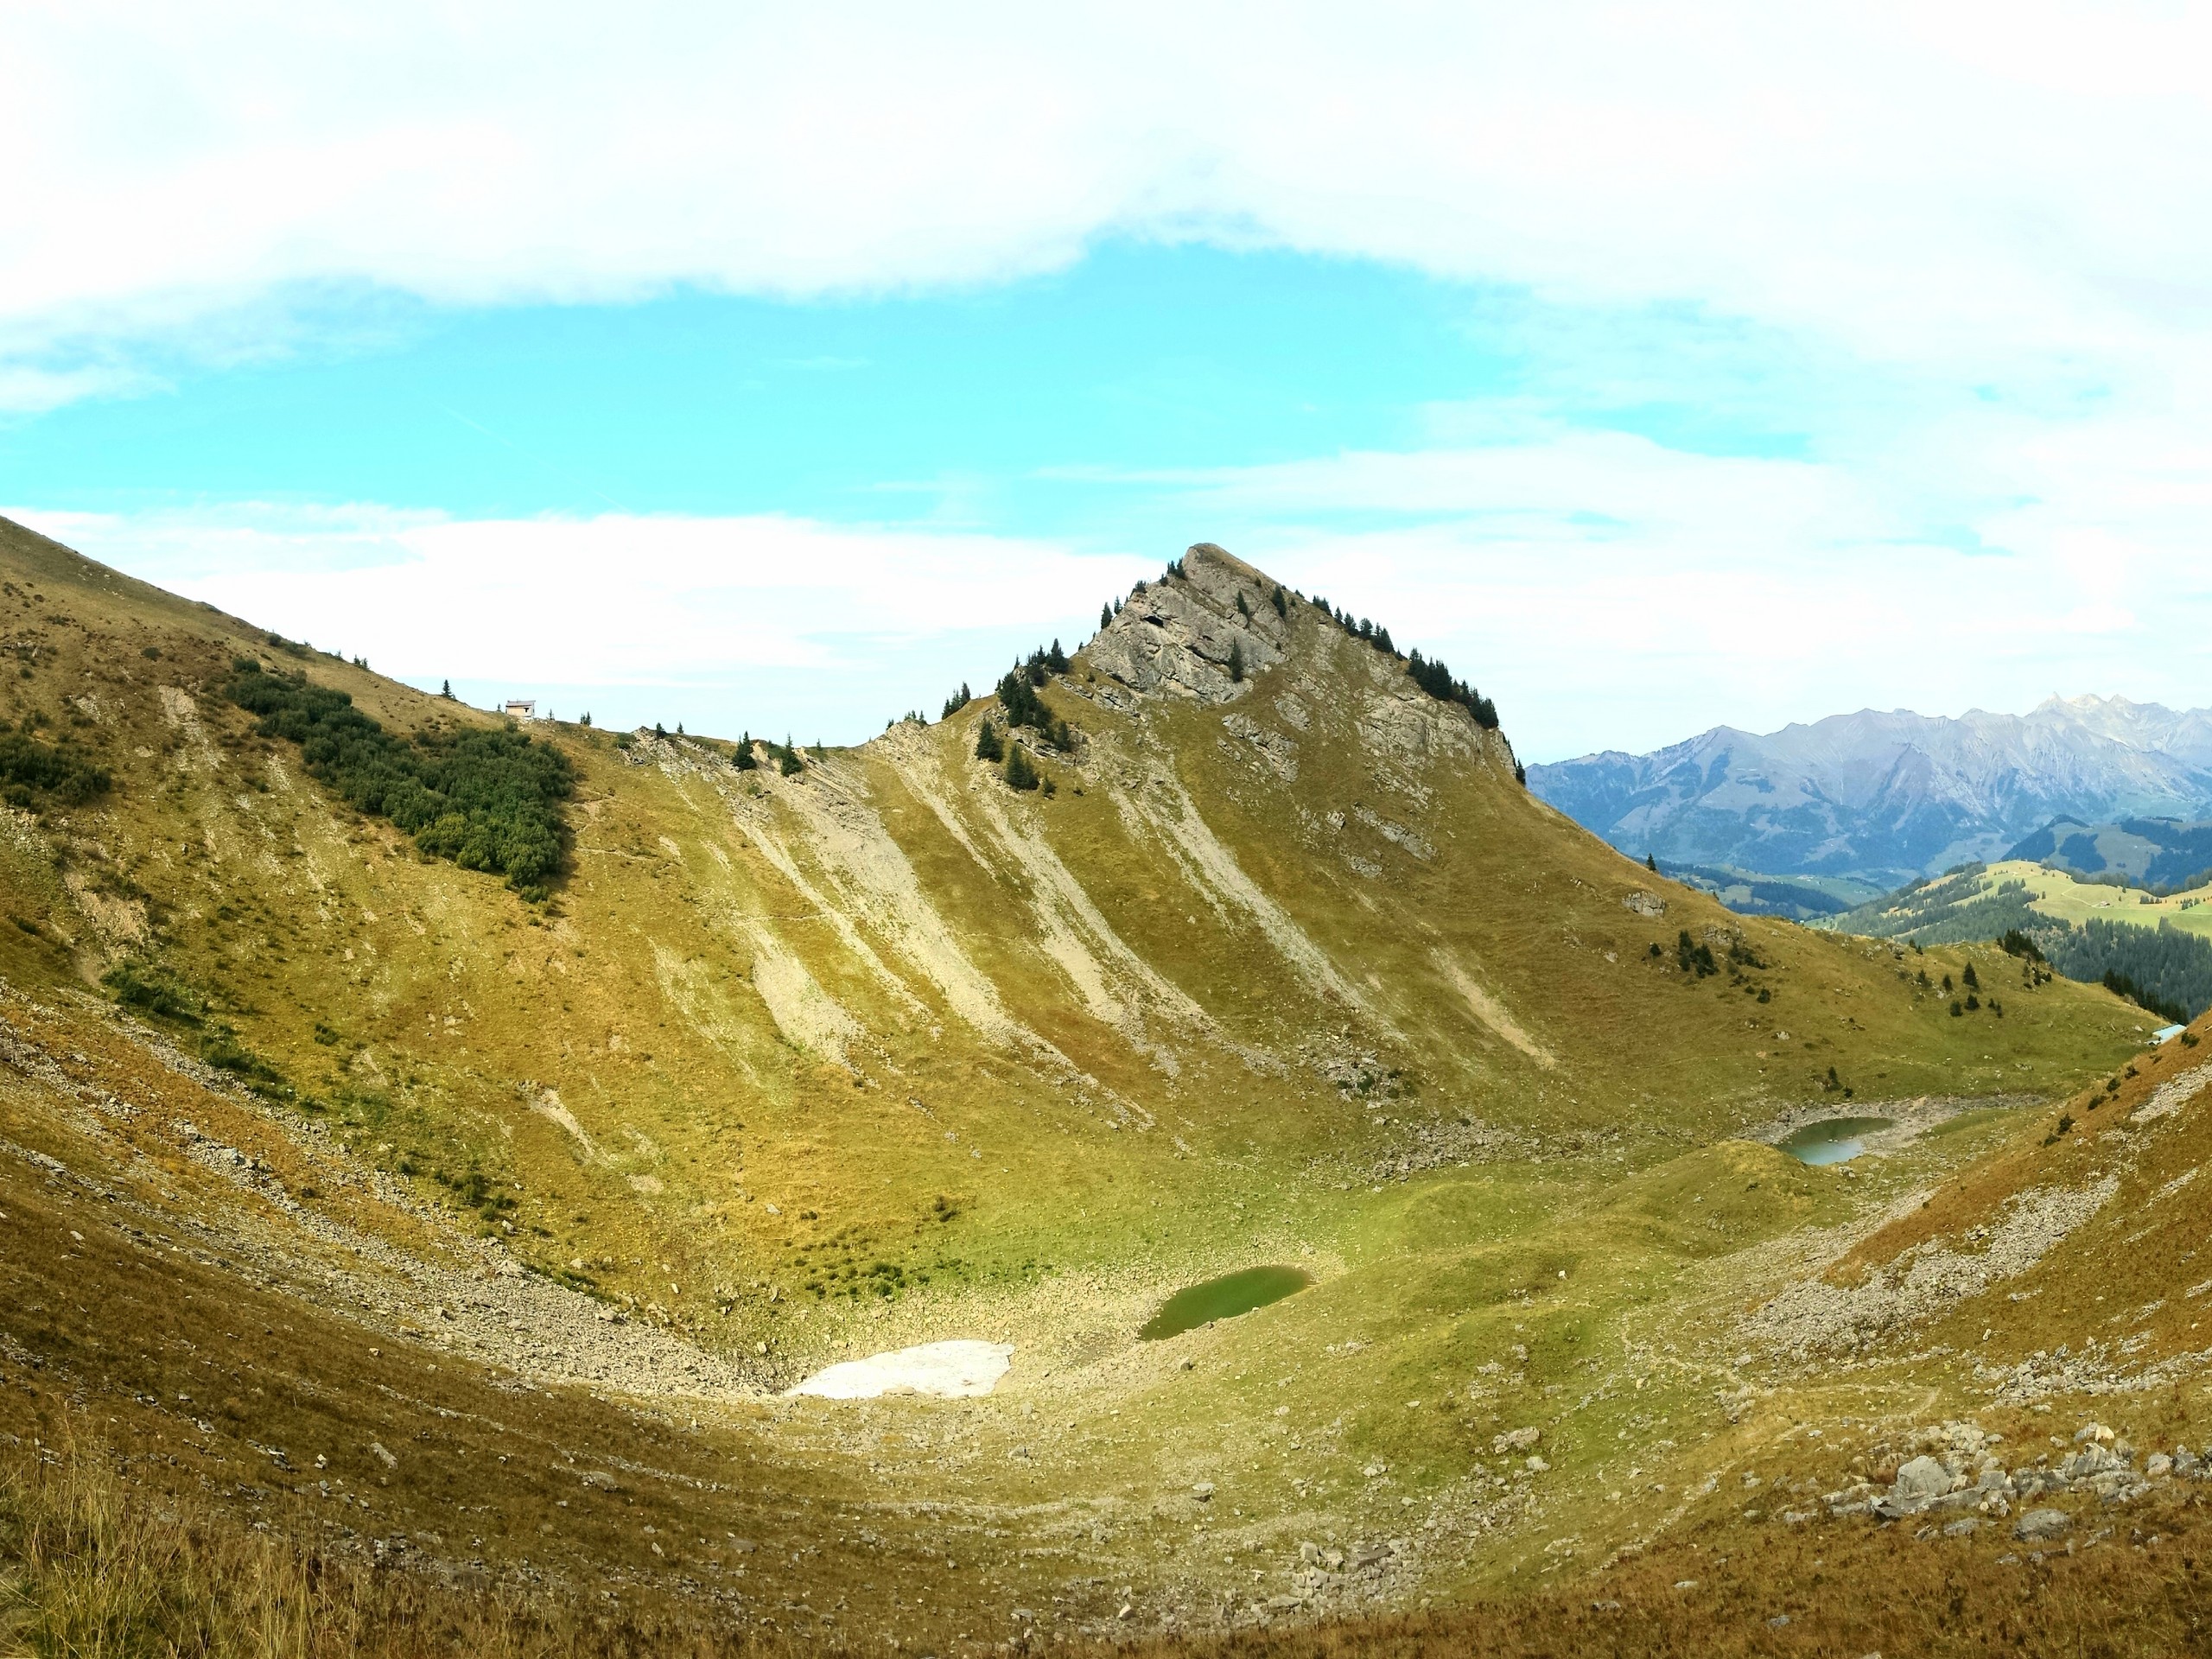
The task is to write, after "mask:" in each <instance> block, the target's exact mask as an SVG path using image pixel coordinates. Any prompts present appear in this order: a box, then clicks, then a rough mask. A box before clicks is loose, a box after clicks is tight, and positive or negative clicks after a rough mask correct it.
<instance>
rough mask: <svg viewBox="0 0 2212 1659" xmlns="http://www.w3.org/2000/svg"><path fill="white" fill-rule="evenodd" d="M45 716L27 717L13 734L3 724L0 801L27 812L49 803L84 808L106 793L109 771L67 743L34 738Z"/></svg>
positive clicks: (2, 722)
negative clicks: (34, 731)
mask: <svg viewBox="0 0 2212 1659" xmlns="http://www.w3.org/2000/svg"><path fill="white" fill-rule="evenodd" d="M43 719H44V716H43V715H26V716H25V717H24V720H23V728H22V730H21V731H12V730H10V728H9V726H8V722H7V721H0V800H5V801H6V802H7V803H8V804H9V805H10V806H15V807H21V808H22V809H23V810H26V811H28V810H32V809H34V808H38V807H43V806H47V805H50V804H59V805H62V806H82V805H83V804H85V803H86V802H87V801H89V800H92V799H93V798H96V797H98V796H101V795H105V793H107V789H108V785H109V783H110V781H111V779H109V777H108V775H107V773H106V772H105V770H103V769H102V768H100V767H99V766H94V765H93V764H92V762H91V761H89V760H86V759H85V758H84V756H83V755H81V754H79V753H78V752H77V750H76V749H74V748H73V747H71V746H70V745H68V744H67V743H41V742H40V741H38V740H37V739H36V738H35V737H33V736H32V735H31V732H32V730H33V729H34V728H35V727H36V726H37V725H38V724H39V723H40V721H42V720H43Z"/></svg>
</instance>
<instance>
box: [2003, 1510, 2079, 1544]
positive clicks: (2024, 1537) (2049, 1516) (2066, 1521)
mask: <svg viewBox="0 0 2212 1659" xmlns="http://www.w3.org/2000/svg"><path fill="white" fill-rule="evenodd" d="M2073 1524H2074V1522H2073V1518H2072V1517H2071V1516H2069V1515H2068V1514H2067V1513H2066V1511H2065V1510H2029V1511H2028V1512H2027V1513H2026V1514H2025V1515H2024V1516H2021V1517H2020V1518H2019V1519H2018V1521H2016V1522H2013V1523H2012V1535H2013V1536H2014V1537H2015V1538H2018V1540H2020V1541H2021V1542H2023V1543H2029V1544H2034V1543H2043V1542H2046V1541H2049V1540H2050V1539H2053V1538H2057V1537H2062V1536H2063V1535H2064V1534H2065V1532H2066V1529H2068V1528H2069V1527H2070V1526H2072V1525H2073Z"/></svg>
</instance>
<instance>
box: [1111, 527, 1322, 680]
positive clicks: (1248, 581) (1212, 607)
mask: <svg viewBox="0 0 2212 1659" xmlns="http://www.w3.org/2000/svg"><path fill="white" fill-rule="evenodd" d="M1278 593H1283V594H1285V595H1286V601H1285V602H1286V605H1289V604H1292V603H1294V602H1295V601H1290V600H1289V599H1288V596H1287V590H1286V589H1284V588H1281V585H1280V584H1279V583H1277V582H1275V581H1274V579H1273V578H1272V577H1270V576H1268V575H1266V574H1265V573H1264V572H1262V571H1261V570H1258V569H1255V568H1254V567H1253V566H1251V565H1249V564H1247V563H1244V561H1243V560H1242V559H1240V558H1238V557H1236V556H1235V555H1234V554H1232V553H1230V552H1229V551H1227V550H1224V549H1223V548H1219V547H1217V546H1215V545H1214V543H1211V542H1199V543H1196V544H1195V545H1194V546H1192V548H1191V549H1190V550H1188V551H1186V552H1185V554H1184V555H1183V556H1182V557H1181V558H1179V559H1178V560H1177V561H1176V562H1175V563H1174V564H1173V565H1172V566H1171V567H1169V571H1168V574H1167V575H1165V576H1162V577H1160V578H1158V579H1156V580H1154V581H1149V582H1141V583H1139V584H1138V586H1137V588H1136V590H1135V591H1134V592H1133V593H1131V594H1130V595H1129V596H1128V599H1127V600H1126V601H1123V603H1122V608H1121V609H1120V610H1119V611H1117V612H1116V613H1115V614H1114V617H1113V619H1112V620H1111V621H1109V623H1108V624H1107V625H1106V626H1105V627H1104V628H1103V629H1101V630H1100V631H1099V632H1098V634H1097V635H1096V637H1095V638H1094V639H1092V640H1091V642H1090V645H1089V646H1088V648H1087V649H1088V652H1089V655H1090V664H1091V666H1092V667H1093V668H1094V669H1095V670H1096V671H1098V672H1099V673H1100V674H1102V675H1105V676H1108V677H1110V678H1111V679H1113V680H1114V681H1116V682H1118V683H1119V684H1120V685H1122V686H1123V687H1125V688H1127V689H1128V690H1129V691H1133V692H1135V693H1137V694H1138V695H1140V696H1144V695H1150V694H1154V693H1160V692H1164V693H1166V694H1167V695H1169V696H1181V697H1190V698H1193V699H1195V700H1196V701H1198V702H1233V701H1234V700H1235V699H1236V698H1237V697H1240V696H1243V695H1244V693H1245V692H1246V691H1247V690H1249V689H1250V686H1251V677H1252V676H1253V675H1255V674H1256V673H1258V672H1259V671H1261V670H1262V669H1265V668H1270V667H1272V666H1274V664H1276V663H1279V662H1281V660H1282V658H1283V657H1284V655H1285V654H1286V653H1287V652H1288V650H1289V648H1290V638H1291V631H1290V622H1289V620H1288V613H1287V611H1286V612H1282V613H1279V612H1278V611H1277V610H1276V609H1275V606H1274V595H1275V594H1278ZM1239 601H1242V602H1241V603H1240V602H1239ZM1106 701H1108V702H1113V701H1115V699H1114V698H1112V697H1110V696H1109V698H1107V699H1106Z"/></svg>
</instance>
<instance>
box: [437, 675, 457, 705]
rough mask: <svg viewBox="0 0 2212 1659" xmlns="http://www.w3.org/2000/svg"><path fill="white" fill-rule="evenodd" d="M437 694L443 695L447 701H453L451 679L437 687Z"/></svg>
mask: <svg viewBox="0 0 2212 1659" xmlns="http://www.w3.org/2000/svg"><path fill="white" fill-rule="evenodd" d="M438 695H439V696H442V697H443V698H444V699H445V700H446V701H447V702H452V701H453V682H452V681H451V680H448V681H447V682H446V683H444V684H443V685H442V686H441V687H439V688H438Z"/></svg>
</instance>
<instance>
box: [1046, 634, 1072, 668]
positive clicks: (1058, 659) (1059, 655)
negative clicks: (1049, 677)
mask: <svg viewBox="0 0 2212 1659" xmlns="http://www.w3.org/2000/svg"><path fill="white" fill-rule="evenodd" d="M1045 666H1046V667H1047V668H1049V669H1051V670H1052V672H1053V673H1055V674H1065V673H1066V672H1067V671H1068V654H1067V652H1065V651H1062V650H1061V649H1060V642H1059V641H1058V640H1057V639H1055V640H1053V641H1052V649H1051V650H1050V651H1048V652H1046V653H1045Z"/></svg>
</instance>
